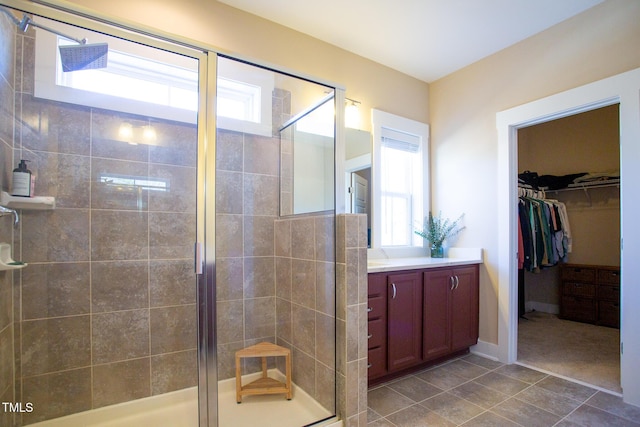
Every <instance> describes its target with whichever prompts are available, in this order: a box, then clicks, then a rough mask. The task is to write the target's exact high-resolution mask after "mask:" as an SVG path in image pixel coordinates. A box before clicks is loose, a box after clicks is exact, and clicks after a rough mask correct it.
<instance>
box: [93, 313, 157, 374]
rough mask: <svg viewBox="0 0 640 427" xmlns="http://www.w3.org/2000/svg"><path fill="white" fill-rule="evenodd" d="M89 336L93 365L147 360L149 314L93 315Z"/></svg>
mask: <svg viewBox="0 0 640 427" xmlns="http://www.w3.org/2000/svg"><path fill="white" fill-rule="evenodd" d="M91 335H92V358H93V363H94V364H98V363H110V362H117V361H120V360H126V359H133V358H137V357H144V356H149V310H147V309H143V310H129V311H117V312H112V313H100V314H94V315H93V316H92V322H91Z"/></svg>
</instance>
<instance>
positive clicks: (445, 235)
mask: <svg viewBox="0 0 640 427" xmlns="http://www.w3.org/2000/svg"><path fill="white" fill-rule="evenodd" d="M463 216H464V214H462V215H460V216H459V217H458V219H456V220H455V221H453V222H452V221H451V220H449V219H448V218H444V219H443V218H442V212H439V213H438V216H437V217H434V216H433V214H432V213H431V212H429V216H428V217H427V218H426V220H427V221H426V224H425V225H424V226H423V228H422V230H415V233H416V234H417V235H418V236H420V237H422V238H423V239H425V240H426V241H428V242H429V244H430V245H431V246H437V247H439V246H442V243H443V242H444V241H445V240H447V239H450V238H452V237H454V236H456V235H457V234H458V233H460V232H461V231H462V230H464V226H463V227H459V226H458V224H459V222H460V220H461V219H462V217H463Z"/></svg>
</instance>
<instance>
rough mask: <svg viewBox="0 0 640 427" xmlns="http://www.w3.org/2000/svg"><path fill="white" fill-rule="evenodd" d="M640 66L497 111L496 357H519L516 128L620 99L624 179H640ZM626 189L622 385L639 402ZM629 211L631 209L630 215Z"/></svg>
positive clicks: (638, 318) (632, 230)
mask: <svg viewBox="0 0 640 427" xmlns="http://www.w3.org/2000/svg"><path fill="white" fill-rule="evenodd" d="M639 93H640V69H635V70H632V71H628V72H625V73H622V74H618V75H615V76H613V77H608V78H605V79H603V80H599V81H596V82H593V83H590V84H587V85H584V86H580V87H577V88H574V89H571V90H568V91H566V92H562V93H559V94H556V95H552V96H549V97H547V98H542V99H539V100H537V101H533V102H530V103H528V104H524V105H521V106H518V107H514V108H512V109H509V110H505V111H501V112H498V113H497V114H496V122H497V123H496V124H497V129H498V156H499V162H498V183H499V184H498V223H499V227H498V240H499V249H498V278H497V280H498V345H497V349H496V350H497V351H496V353H497V357H498V358H499V360H500V361H502V362H505V363H514V362H515V361H516V359H517V333H518V331H517V327H516V325H517V320H518V311H517V307H518V301H517V292H516V290H517V259H516V256H517V244H518V242H517V233H516V219H517V216H516V209H515V207H516V206H517V205H516V199H517V189H516V186H515V183H516V177H517V170H516V169H517V130H518V129H519V128H522V127H525V126H530V125H533V124H536V123H542V122H546V121H549V120H553V119H556V118H560V117H566V116H569V115H572V114H576V113H579V112H584V111H589V110H593V109H595V108H599V107H603V106H607V105H612V104H615V103H619V104H620V150H621V156H620V170H621V178H622V180H623V181H624V182H627V183H629V182H637V181H638V180H640V168H638V167H637V164H638V161H639V160H640V147H639V146H638V144H637V141H638V140H639V139H640V122H639V121H638V114H639V112H640V97H639V96H638V94H639ZM620 194H621V196H620V197H621V205H620V206H621V219H622V221H621V242H622V244H621V247H623V250H622V251H621V254H622V257H621V294H622V298H621V316H620V334H621V352H620V353H621V359H620V369H621V385H622V389H623V396H622V397H623V400H624V401H625V402H626V403H630V404H633V405H640V372H638V370H637V369H636V368H635V366H634V361H636V360H638V357H640V336H638V335H637V334H634V332H633V331H634V329H635V328H637V325H639V324H640V313H638V310H637V309H635V307H637V304H639V303H640V290H639V289H637V287H633V282H634V281H637V278H638V277H640V265H638V263H637V262H636V260H637V258H638V256H639V254H640V243H639V242H637V239H634V238H633V236H636V235H639V234H640V224H636V223H634V222H633V219H632V218H633V212H634V210H635V209H638V207H639V206H640V202H639V201H638V200H636V198H634V195H633V188H632V187H629V186H622V187H621V188H620ZM625 212H626V214H625Z"/></svg>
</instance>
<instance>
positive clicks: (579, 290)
mask: <svg viewBox="0 0 640 427" xmlns="http://www.w3.org/2000/svg"><path fill="white" fill-rule="evenodd" d="M562 294H563V295H573V296H577V297H590V298H593V297H595V296H596V285H595V284H593V283H575V282H565V283H563V284H562Z"/></svg>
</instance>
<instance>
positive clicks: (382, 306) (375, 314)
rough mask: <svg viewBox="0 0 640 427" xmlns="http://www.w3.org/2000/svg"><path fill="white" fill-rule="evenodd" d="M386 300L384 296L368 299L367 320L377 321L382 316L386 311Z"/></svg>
mask: <svg viewBox="0 0 640 427" xmlns="http://www.w3.org/2000/svg"><path fill="white" fill-rule="evenodd" d="M386 305H387V299H386V298H385V297H384V296H378V297H369V300H368V303H367V318H368V319H369V320H372V319H379V318H381V317H382V316H384V313H385V312H386V311H387V310H386Z"/></svg>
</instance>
